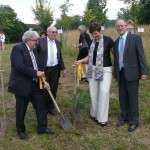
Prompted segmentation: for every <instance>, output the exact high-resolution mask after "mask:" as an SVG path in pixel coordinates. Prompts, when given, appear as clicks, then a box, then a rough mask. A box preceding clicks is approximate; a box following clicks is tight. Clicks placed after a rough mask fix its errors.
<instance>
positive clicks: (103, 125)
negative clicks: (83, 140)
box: [97, 122, 107, 127]
mask: <svg viewBox="0 0 150 150" xmlns="http://www.w3.org/2000/svg"><path fill="white" fill-rule="evenodd" d="M97 124H98V125H100V126H101V127H105V126H106V125H107V123H106V122H105V123H101V122H97Z"/></svg>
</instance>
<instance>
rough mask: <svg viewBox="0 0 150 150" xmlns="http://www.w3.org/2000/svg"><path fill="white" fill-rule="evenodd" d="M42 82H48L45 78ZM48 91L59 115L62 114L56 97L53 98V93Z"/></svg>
mask: <svg viewBox="0 0 150 150" xmlns="http://www.w3.org/2000/svg"><path fill="white" fill-rule="evenodd" d="M42 80H43V82H44V83H45V82H46V81H45V79H44V78H42ZM47 91H48V94H49V95H50V97H51V99H52V101H53V103H54V105H55V107H56V109H57V111H58V113H60V114H61V112H60V109H59V107H58V105H57V103H56V101H55V99H54V96H53V94H52V92H51V91H50V90H47Z"/></svg>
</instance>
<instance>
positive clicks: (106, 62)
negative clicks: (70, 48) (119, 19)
mask: <svg viewBox="0 0 150 150" xmlns="http://www.w3.org/2000/svg"><path fill="white" fill-rule="evenodd" d="M89 32H90V33H91V35H92V37H93V41H92V43H91V45H90V50H89V52H88V56H87V57H85V58H83V59H80V60H78V61H76V62H75V65H78V64H80V63H83V64H86V63H88V72H87V78H88V80H89V90H90V97H91V104H90V117H91V118H92V120H94V121H95V122H97V123H98V124H99V125H101V126H102V127H104V126H105V125H106V124H107V122H108V113H109V99H110V87H111V81H112V63H111V57H110V51H111V50H112V47H113V45H114V42H113V40H112V39H111V38H110V37H108V36H104V35H102V34H101V25H100V23H98V22H94V23H92V24H91V25H90V27H89Z"/></svg>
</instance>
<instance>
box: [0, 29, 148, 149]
mask: <svg viewBox="0 0 150 150" xmlns="http://www.w3.org/2000/svg"><path fill="white" fill-rule="evenodd" d="M144 28H145V32H144V33H143V34H142V35H141V36H142V40H143V44H144V49H145V53H146V58H147V64H148V66H149V70H150V49H149V47H150V38H149V37H150V28H149V26H144ZM104 34H105V35H108V36H111V37H112V38H113V39H114V40H115V39H116V38H117V36H118V35H117V33H116V30H115V29H114V28H109V29H106V30H105V31H104ZM78 37H79V33H78V32H77V31H69V32H68V34H66V33H64V35H63V50H62V52H63V57H64V61H65V64H66V69H67V72H68V77H67V78H65V79H64V78H63V77H61V79H60V81H61V84H60V85H59V89H58V96H57V102H58V104H59V106H60V109H61V110H62V112H63V113H65V114H67V116H68V117H69V118H70V120H71V121H72V123H73V126H74V127H73V129H72V130H70V131H68V132H65V131H63V130H61V129H59V128H58V122H59V119H60V117H59V115H57V116H56V117H52V116H50V115H48V122H49V124H48V127H50V128H51V129H53V130H54V131H55V135H53V136H48V135H38V134H37V133H36V125H37V123H36V117H35V112H34V110H33V108H32V107H31V105H29V108H28V110H27V114H26V118H25V123H26V129H27V134H28V135H29V139H28V140H27V141H20V140H19V139H18V137H17V134H16V130H15V109H14V108H15V99H14V96H13V95H12V94H10V93H8V92H7V83H8V78H9V74H10V53H11V48H12V46H13V45H12V44H11V45H6V51H4V52H3V53H2V68H3V69H4V70H6V71H5V74H4V84H5V101H6V116H7V117H8V118H9V119H10V123H9V126H8V127H7V130H6V132H5V134H4V135H1V137H0V150H6V149H7V150H20V149H21V150H150V92H149V90H150V88H149V85H150V79H148V80H147V81H145V82H140V90H139V104H140V105H139V109H140V127H139V128H138V129H137V130H136V131H135V132H133V133H129V132H127V128H128V125H124V126H123V127H121V128H117V127H116V120H117V119H118V117H119V114H120V110H119V102H118V92H117V90H118V89H117V83H116V82H115V81H114V80H113V82H112V87H111V96H110V97H111V98H110V111H109V121H108V125H107V126H106V127H104V128H102V127H100V126H99V125H97V124H96V123H95V122H93V121H91V120H90V118H89V103H90V99H89V91H88V83H87V82H85V81H81V82H80V88H81V89H82V90H83V92H84V94H85V96H86V97H87V99H86V101H85V102H84V103H85V104H84V106H85V107H84V119H83V120H82V121H81V122H75V121H74V119H73V117H72V116H71V114H70V112H71V110H72V105H73V97H74V96H75V95H74V89H75V86H74V81H75V75H74V71H75V69H74V68H73V67H72V64H73V62H74V60H75V59H76V56H77V54H78V50H77V49H75V48H73V47H72V44H77V43H78ZM58 38H59V37H58ZM66 39H67V42H66ZM0 116H1V117H2V116H3V113H2V107H0Z"/></svg>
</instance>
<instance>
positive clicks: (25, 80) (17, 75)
mask: <svg viewBox="0 0 150 150" xmlns="http://www.w3.org/2000/svg"><path fill="white" fill-rule="evenodd" d="M34 54H35V58H36V62H38V61H37V54H36V50H34ZM37 65H38V64H37ZM34 77H36V70H34V67H33V64H32V60H31V57H30V53H29V50H28V49H27V46H26V44H25V43H20V44H17V45H15V46H14V47H13V48H12V52H11V74H10V79H9V83H8V91H9V92H11V93H14V94H16V95H19V96H28V95H29V92H30V89H31V84H32V81H33V78H34Z"/></svg>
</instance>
